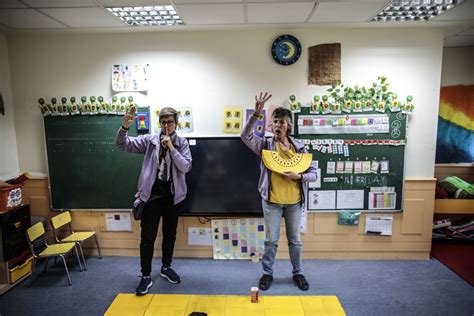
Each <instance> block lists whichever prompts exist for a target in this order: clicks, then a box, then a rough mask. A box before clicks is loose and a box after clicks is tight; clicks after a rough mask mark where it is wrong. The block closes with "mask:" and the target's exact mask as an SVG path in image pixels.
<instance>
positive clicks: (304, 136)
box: [294, 108, 407, 212]
mask: <svg viewBox="0 0 474 316" xmlns="http://www.w3.org/2000/svg"><path fill="white" fill-rule="evenodd" d="M406 118H407V116H406V114H404V113H402V112H384V113H380V112H376V111H370V112H362V113H341V114H328V115H321V114H311V113H310V109H309V108H302V109H301V112H300V113H295V123H296V124H295V130H294V132H295V135H296V137H297V138H299V139H300V140H302V141H303V142H304V143H305V144H306V145H307V148H308V150H309V152H310V153H312V154H313V161H314V164H317V169H318V181H317V182H316V183H312V184H311V185H310V188H309V190H308V201H307V203H308V204H307V208H308V211H309V212H311V211H322V212H327V211H333V212H336V211H339V210H343V209H344V210H347V209H349V210H360V211H382V212H390V211H394V212H395V211H402V208H403V206H402V201H403V199H402V194H403V182H404V181H403V179H404V176H403V174H404V161H405V159H404V157H405V145H406V126H407V119H406Z"/></svg>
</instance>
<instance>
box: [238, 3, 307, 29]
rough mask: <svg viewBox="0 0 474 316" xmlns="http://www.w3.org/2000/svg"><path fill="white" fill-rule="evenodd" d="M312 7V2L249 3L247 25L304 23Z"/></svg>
mask: <svg viewBox="0 0 474 316" xmlns="http://www.w3.org/2000/svg"><path fill="white" fill-rule="evenodd" d="M313 7H314V3H313V2H292V3H249V4H247V16H248V23H252V24H253V23H255V24H259V23H304V22H305V21H306V19H307V18H308V16H309V15H310V14H311V11H312V10H313Z"/></svg>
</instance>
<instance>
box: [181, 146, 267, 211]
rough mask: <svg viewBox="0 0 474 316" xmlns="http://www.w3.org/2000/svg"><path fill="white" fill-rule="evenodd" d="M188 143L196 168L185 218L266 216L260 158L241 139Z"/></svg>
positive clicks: (189, 180) (190, 181)
mask: <svg viewBox="0 0 474 316" xmlns="http://www.w3.org/2000/svg"><path fill="white" fill-rule="evenodd" d="M188 141H189V142H190V149H191V154H192V157H193V165H192V168H191V171H190V172H189V173H188V174H187V175H186V182H187V185H188V194H187V197H186V200H185V202H184V205H183V208H182V214H181V215H184V216H214V215H217V216H240V215H255V216H262V210H261V208H262V207H261V198H260V194H259V193H258V179H259V174H260V158H259V157H258V156H257V155H256V154H255V153H254V152H253V151H251V150H250V149H249V148H248V147H247V146H245V144H244V143H243V142H242V140H241V139H240V138H237V137H225V138H222V137H212V138H188ZM194 142H195V144H193V143H194Z"/></svg>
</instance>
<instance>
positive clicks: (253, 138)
mask: <svg viewBox="0 0 474 316" xmlns="http://www.w3.org/2000/svg"><path fill="white" fill-rule="evenodd" d="M256 121H257V118H256V117H255V116H253V115H250V118H249V119H248V121H247V124H246V125H245V127H244V129H243V131H242V133H241V135H240V137H241V138H242V141H243V142H244V144H245V145H247V147H249V148H250V149H252V151H253V152H255V153H256V154H257V155H258V156H260V157H262V150H263V149H268V150H276V149H275V138H274V137H271V138H265V137H260V136H258V135H255V134H254V132H253V127H254V125H255V122H256ZM288 138H289V140H290V142H291V143H292V144H293V146H294V147H295V150H296V152H297V153H307V152H308V151H307V150H306V148H305V147H304V144H303V143H302V142H301V141H299V140H297V139H295V138H293V137H291V136H289V137H288ZM270 172H271V171H270V170H268V169H267V167H265V165H264V164H263V161H261V162H260V180H259V181H258V191H259V192H260V195H261V196H262V199H264V200H265V201H270V190H271V186H272V184H271V181H270V178H271V177H270ZM302 176H303V178H302V179H301V180H300V183H301V186H300V191H301V204H302V205H304V202H305V201H306V192H307V191H308V182H313V181H316V177H317V175H316V169H315V168H314V167H313V166H310V167H309V168H308V170H306V171H305V172H304V173H303V174H302Z"/></svg>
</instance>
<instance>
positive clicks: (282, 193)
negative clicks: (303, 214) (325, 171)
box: [270, 142, 301, 204]
mask: <svg viewBox="0 0 474 316" xmlns="http://www.w3.org/2000/svg"><path fill="white" fill-rule="evenodd" d="M275 147H276V151H277V152H278V154H279V155H280V156H281V157H283V158H285V159H291V158H293V156H294V155H295V149H294V147H293V145H291V144H290V150H284V149H283V148H281V147H280V144H279V143H278V142H277V143H276V146H275ZM270 180H271V184H272V187H271V190H270V202H271V203H276V204H296V203H298V202H299V201H301V192H300V184H299V182H298V181H295V180H291V179H288V178H287V177H285V176H284V175H281V174H279V173H276V172H272V174H271V177H270Z"/></svg>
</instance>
